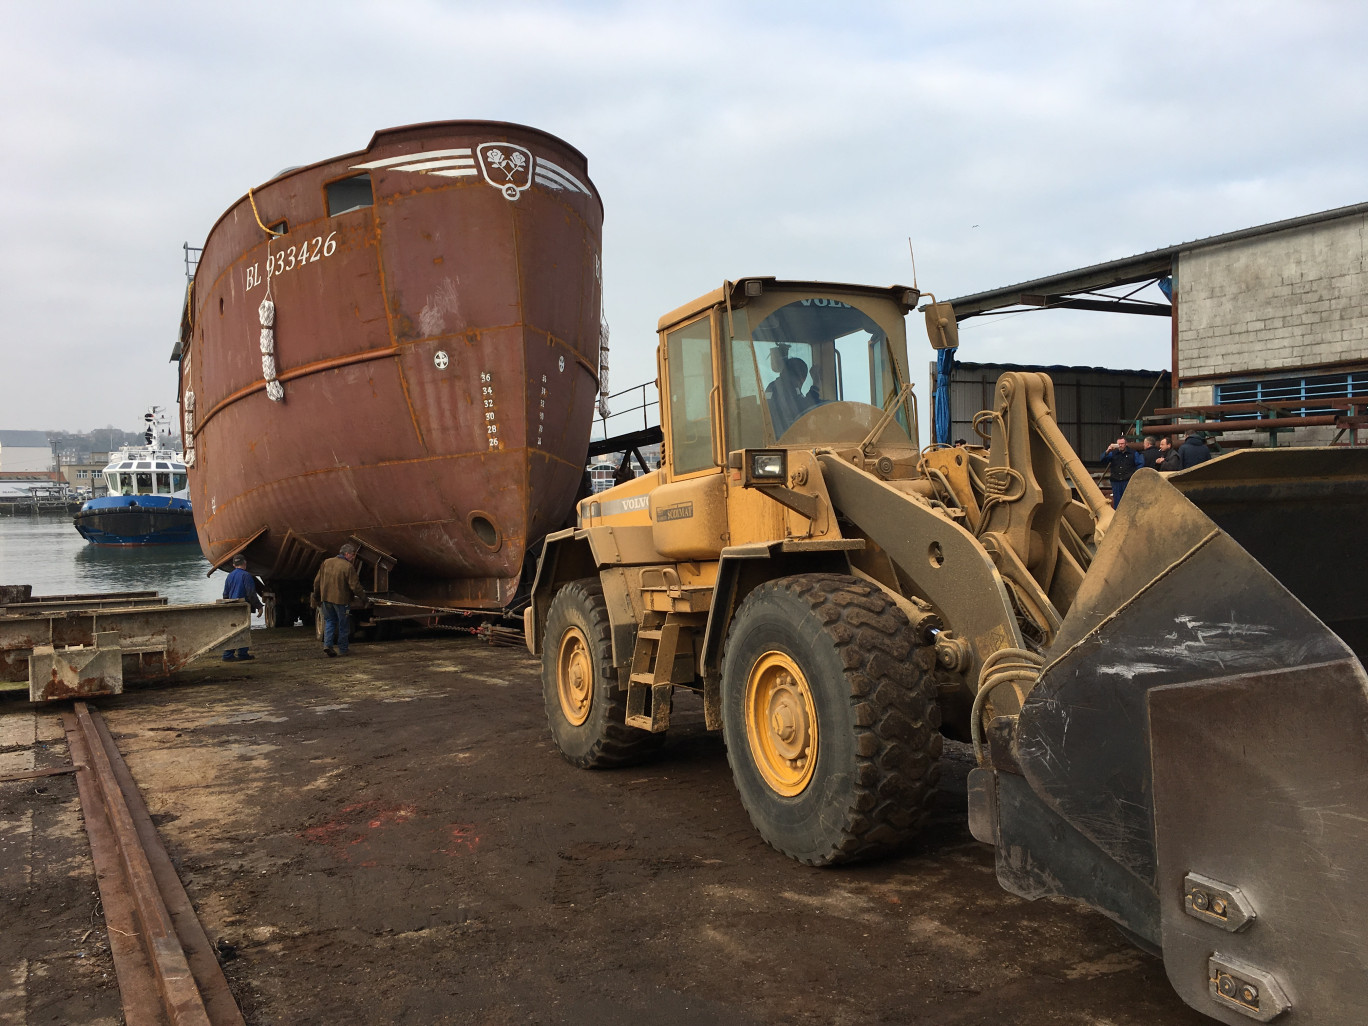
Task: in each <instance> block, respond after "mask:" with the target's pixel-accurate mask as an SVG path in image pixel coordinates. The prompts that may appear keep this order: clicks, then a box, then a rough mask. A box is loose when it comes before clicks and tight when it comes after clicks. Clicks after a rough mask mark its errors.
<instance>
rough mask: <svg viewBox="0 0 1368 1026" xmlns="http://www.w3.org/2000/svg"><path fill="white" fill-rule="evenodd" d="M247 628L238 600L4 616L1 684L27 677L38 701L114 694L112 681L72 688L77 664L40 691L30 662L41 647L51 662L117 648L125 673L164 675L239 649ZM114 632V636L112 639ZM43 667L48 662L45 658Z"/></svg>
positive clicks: (0, 627)
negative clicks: (206, 656)
mask: <svg viewBox="0 0 1368 1026" xmlns="http://www.w3.org/2000/svg"><path fill="white" fill-rule="evenodd" d="M250 625H251V613H250V611H249V610H248V608H247V603H246V602H244V601H242V600H241V599H239V600H235V601H232V602H203V603H195V604H191V605H183V606H166V605H157V606H147V605H144V606H138V607H135V608H129V609H122V608H114V609H68V610H56V611H47V612H37V613H32V614H27V615H16V616H0V682H6V683H8V682H13V681H18V680H25V679H27V680H29V683H30V695H29V699H30V701H34V702H40V701H49V700H52V699H57V698H80V697H83V696H84V695H89V694H93V693H110V692H112V691H114V690H117V689H116V688H114V686H113V685H112V684H111V685H110V686H109V687H95V690H93V691H92V690H89V689H85V690H82V688H81V687H77V688H76V689H75V690H73V689H72V688H71V687H70V682H69V680H68V678H73V675H76V676H79V675H77V674H76V671H75V669H73V670H72V671H71V672H70V673H58V674H57V677H56V683H55V684H54V685H53V686H52V687H51V688H49V687H47V685H46V684H44V686H43V688H41V689H39V690H36V691H35V690H33V687H34V682H33V680H32V675H31V668H30V665H29V664H30V662H31V661H32V660H33V659H34V657H35V650H41V651H43V652H44V653H45V655H44V657H43V658H45V659H47V660H48V661H54V660H56V661H59V662H60V661H62V660H66V661H68V662H74V663H79V662H82V661H84V659H85V656H86V655H88V654H89V652H84V653H83V651H82V650H83V649H87V650H89V649H92V648H93V647H95V646H97V645H99V646H100V647H102V648H111V647H114V646H117V649H118V651H119V658H120V659H121V660H122V671H121V672H122V676H123V677H124V678H130V679H131V678H139V677H161V676H167V675H169V674H172V673H175V672H176V671H177V670H180V669H182V668H183V667H185V666H186V665H187V664H189V663H190V662H192V661H193V660H195V659H197V658H199V657H200V656H202V655H204V654H205V653H207V652H214V651H216V650H218V649H226V648H238V647H240V646H241V645H243V644H245V643H246V641H245V637H246V633H247V630H248V629H249V627H250ZM111 634H113V635H116V636H117V639H115V638H110V637H108V635H111ZM48 649H51V651H47V650H48ZM43 665H44V667H46V666H47V663H44V664H43ZM40 676H41V677H42V679H43V681H48V680H50V679H53V678H52V674H51V673H46V672H45V673H43V674H40ZM64 682H65V683H64ZM120 686H121V684H120Z"/></svg>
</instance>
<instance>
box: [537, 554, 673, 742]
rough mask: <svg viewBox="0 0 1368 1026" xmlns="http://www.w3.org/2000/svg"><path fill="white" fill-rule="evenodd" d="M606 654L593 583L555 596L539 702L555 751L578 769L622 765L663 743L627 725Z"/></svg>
mask: <svg viewBox="0 0 1368 1026" xmlns="http://www.w3.org/2000/svg"><path fill="white" fill-rule="evenodd" d="M612 656H613V648H612V641H611V639H610V634H609V624H608V607H607V605H606V604H605V603H604V601H603V588H602V587H601V586H600V584H599V582H598V581H596V580H592V579H585V580H580V581H574V582H572V583H570V584H567V585H566V586H565V587H563V588H561V589H560V591H558V592H556V597H555V598H554V599H553V600H552V601H551V608H550V609H549V610H547V614H546V637H545V640H544V641H543V643H542V699H543V702H544V703H545V705H546V718H547V721H548V722H549V723H550V724H551V736H552V737H553V738H555V741H556V747H557V748H559V749H560V753H561V755H562V756H564V757H565V760H566V761H567V762H569V763H570V764H571V765H574V766H578V767H580V768H581V769H602V768H607V767H611V766H625V765H627V764H629V763H632V762H636V761H638V760H640V759H642V758H644V757H645V756H647V755H649V754H650V753H651V752H653V751H655V750H656V749H658V748H659V747H660V745H661V743H662V742H663V741H664V735H663V734H652V733H650V732H648V731H644V730H638V729H637V728H635V727H629V726H627V724H626V722H625V719H626V712H627V692H626V691H623V690H622V689H620V688H619V687H618V682H617V673H616V672H615V671H614V669H613V659H612Z"/></svg>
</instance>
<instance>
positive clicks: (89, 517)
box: [72, 495, 199, 545]
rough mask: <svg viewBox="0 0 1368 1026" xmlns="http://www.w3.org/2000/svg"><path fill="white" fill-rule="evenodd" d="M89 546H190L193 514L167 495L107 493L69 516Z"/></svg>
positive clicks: (86, 503)
mask: <svg viewBox="0 0 1368 1026" xmlns="http://www.w3.org/2000/svg"><path fill="white" fill-rule="evenodd" d="M72 523H73V524H74V525H75V527H76V530H77V532H78V533H79V534H80V535H81V537H82V538H84V539H85V540H86V541H88V542H90V543H91V544H92V545H194V544H195V543H196V542H197V541H198V540H199V539H198V538H197V537H196V533H195V519H194V514H193V512H192V511H191V509H190V504H189V503H188V502H186V501H185V500H184V499H176V498H172V497H171V496H169V495H139V496H129V495H111V496H107V497H103V498H98V499H90V500H88V501H86V502H84V503H82V504H81V508H80V510H79V511H78V512H77V513H76V514H75V515H74V516H73V517H72Z"/></svg>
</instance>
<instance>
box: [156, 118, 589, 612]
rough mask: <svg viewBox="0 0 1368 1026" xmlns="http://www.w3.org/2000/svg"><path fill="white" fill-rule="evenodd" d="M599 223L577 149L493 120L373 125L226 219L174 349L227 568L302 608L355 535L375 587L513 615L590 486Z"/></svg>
mask: <svg viewBox="0 0 1368 1026" xmlns="http://www.w3.org/2000/svg"><path fill="white" fill-rule="evenodd" d="M602 221H603V208H602V204H601V202H600V200H599V197H598V193H597V191H596V190H595V188H594V186H593V184H592V183H591V182H590V180H589V177H588V169H587V165H586V161H585V159H584V157H583V156H582V155H581V154H580V153H579V152H578V151H577V150H575V149H573V148H572V147H570V146H569V145H567V144H566V143H564V142H562V141H561V140H559V139H557V138H555V137H554V136H551V135H548V134H546V133H544V132H540V131H538V130H536V129H531V128H526V127H521V126H516V125H510V124H504V123H499V122H473V121H465V122H441V123H433V124H425V125H416V126H410V127H406V128H398V129H390V130H385V131H380V132H377V133H376V134H375V136H374V138H373V139H372V140H371V143H370V145H369V146H368V147H367V148H366V149H365V150H363V151H358V152H355V153H350V154H346V155H343V156H340V157H336V158H333V159H330V160H326V161H321V162H318V163H315V164H311V165H309V166H307V167H302V168H296V169H292V170H290V171H287V172H282V173H281V174H280V175H279V176H277V177H276V178H274V179H272V180H271V181H269V182H267V183H266V184H264V185H261V186H259V187H257V188H255V189H253V190H250V191H249V193H248V194H247V195H246V196H243V197H242V198H241V199H240V200H239V201H238V202H237V203H235V204H234V205H233V206H232V207H230V208H229V209H228V211H227V212H225V213H224V214H223V216H222V217H221V218H220V219H219V220H218V222H217V223H216V224H215V225H214V227H213V228H212V230H211V231H210V233H209V235H208V237H207V238H206V240H205V244H204V247H203V251H202V254H201V256H200V259H199V263H198V266H197V268H196V271H195V275H194V279H193V281H192V283H191V286H190V289H189V292H188V294H187V301H186V305H185V308H184V311H183V314H182V321H181V333H180V340H179V343H178V345H177V348H176V351H175V353H174V354H173V358H174V359H177V360H178V361H179V366H180V389H181V394H180V402H181V416H182V429H183V438H184V440H185V443H186V462H187V464H188V465H189V483H190V496H191V503H192V506H193V508H194V513H195V527H196V531H197V533H198V537H199V541H200V545H201V547H202V548H203V550H204V552H205V554H206V555H207V556H208V558H209V559H210V561H211V562H213V563H214V564H215V565H219V566H221V565H223V564H225V563H226V562H227V561H228V560H229V559H230V558H231V557H232V556H233V555H235V554H236V553H238V552H242V553H244V554H245V555H246V557H247V560H248V567H249V569H250V570H252V572H253V573H255V574H257V575H258V576H260V577H262V578H263V579H264V580H265V581H266V583H267V585H268V587H269V588H270V589H271V590H273V591H274V592H275V593H276V596H277V601H278V602H281V603H283V604H285V605H290V604H292V603H298V602H299V601H301V600H302V598H303V596H304V595H305V594H306V593H307V590H308V589H309V587H310V584H311V582H312V578H313V575H314V573H315V572H316V569H317V567H318V565H319V563H320V562H321V561H322V560H323V559H324V558H326V557H327V556H329V555H331V554H333V553H335V552H336V551H337V549H338V547H339V546H340V545H341V544H342V543H344V542H347V541H352V542H355V543H357V544H359V545H360V546H361V547H362V555H363V557H364V559H365V560H366V562H367V567H368V571H369V573H368V575H366V581H367V584H368V586H370V587H372V588H375V589H378V590H382V591H388V592H392V593H394V594H398V595H402V596H403V597H405V598H406V599H408V600H412V601H414V602H418V603H423V604H427V605H431V606H437V607H449V608H468V609H498V608H502V607H504V606H505V605H506V604H507V603H508V602H509V601H510V600H511V599H512V597H513V595H514V592H515V589H516V586H517V582H518V577H519V573H520V570H521V568H522V565H523V557H524V554H525V552H526V551H527V549H528V547H529V546H531V545H533V544H535V543H536V541H537V540H538V539H540V538H541V537H542V535H544V534H545V533H546V532H547V531H549V530H552V529H554V528H556V527H558V526H560V524H561V521H562V520H563V519H564V518H565V516H566V515H567V512H568V511H569V510H570V508H571V506H572V503H573V501H574V497H575V494H576V491H577V489H578V487H579V484H580V481H581V477H582V475H583V467H584V460H585V450H586V447H587V445H588V439H589V429H590V423H591V419H592V416H593V407H594V402H595V399H596V394H597V390H598V354H599V342H600V324H601V316H600V294H601V286H600V268H601V262H600V253H601V240H602ZM265 299H269V300H270V305H269V306H266V305H263V302H262V301H263V300H265Z"/></svg>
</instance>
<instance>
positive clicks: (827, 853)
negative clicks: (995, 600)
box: [722, 574, 941, 866]
mask: <svg viewBox="0 0 1368 1026" xmlns="http://www.w3.org/2000/svg"><path fill="white" fill-rule="evenodd" d="M933 665H934V660H933V659H932V658H931V657H930V653H929V652H928V651H927V650H925V649H923V648H921V647H920V646H918V644H917V639H916V638H915V636H914V635H913V633H912V629H911V625H910V624H909V623H908V620H907V617H906V616H905V615H904V614H903V612H902V610H901V609H899V608H898V606H897V604H896V603H895V602H894V601H893V600H892V599H891V598H889V597H888V596H887V595H886V594H885V593H884V592H882V591H881V590H879V589H878V588H877V587H875V586H874V585H872V584H869V583H867V582H865V581H862V580H860V579H858V578H855V577H848V576H845V575H842V574H802V575H799V576H795V577H784V578H780V579H779V580H776V581H771V582H769V583H767V584H763V585H761V586H760V587H758V588H756V589H755V590H754V591H752V592H751V593H750V594H749V595H748V596H746V599H745V601H744V602H743V603H742V604H741V608H740V609H739V610H738V611H737V613H736V617H735V618H734V619H733V621H732V626H731V629H730V631H729V632H728V635H727V643H726V650H725V652H724V656H723V662H722V732H723V736H724V737H725V739H726V742H727V761H728V762H729V763H730V764H731V768H732V778H733V780H734V781H735V783H736V789H737V791H738V793H739V794H740V796H741V803H742V805H744V806H745V808H746V811H747V812H748V813H749V814H750V818H751V822H752V823H753V824H754V825H755V827H756V829H757V830H759V831H760V834H761V836H763V837H764V839H765V840H766V842H768V843H769V844H770V845H771V846H772V847H774V848H776V849H777V850H779V851H781V852H783V853H784V854H785V855H788V856H789V857H790V858H794V859H797V860H798V861H800V862H804V863H807V864H808V865H813V866H824V865H832V864H835V863H839V862H848V861H851V860H852V859H858V858H869V857H872V856H875V855H880V854H883V853H885V852H888V851H891V850H893V849H895V848H897V847H898V846H899V845H901V844H903V843H904V842H906V841H907V840H908V839H909V838H911V837H912V836H913V835H914V834H915V833H916V832H917V830H918V829H920V827H921V825H922V823H923V822H924V821H925V819H926V815H927V809H928V806H929V803H930V800H931V797H932V795H933V794H934V792H935V786H936V781H937V780H938V778H939V776H940V766H939V765H938V760H939V758H940V753H941V736H940V732H939V729H938V728H939V726H940V709H939V707H938V706H937V704H936V697H937V688H936V683H935V680H934V677H933V676H932V673H931V670H932V668H933Z"/></svg>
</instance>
